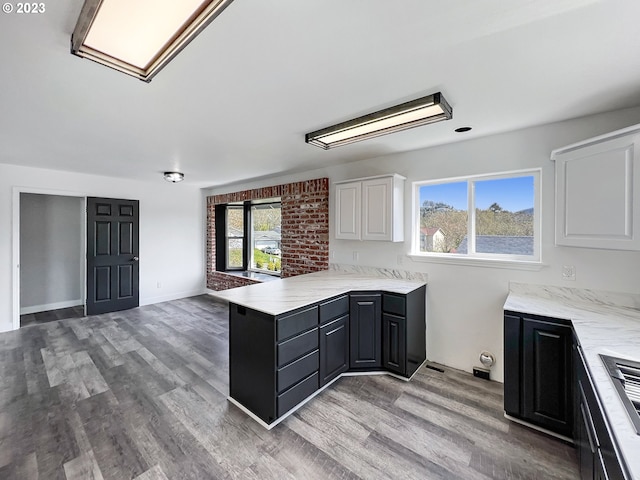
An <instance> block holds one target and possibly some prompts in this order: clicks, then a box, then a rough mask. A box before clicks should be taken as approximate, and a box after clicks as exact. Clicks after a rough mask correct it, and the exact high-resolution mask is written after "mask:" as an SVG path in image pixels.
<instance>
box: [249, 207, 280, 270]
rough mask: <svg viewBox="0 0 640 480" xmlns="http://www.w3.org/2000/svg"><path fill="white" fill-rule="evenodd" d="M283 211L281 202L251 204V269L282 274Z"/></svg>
mask: <svg viewBox="0 0 640 480" xmlns="http://www.w3.org/2000/svg"><path fill="white" fill-rule="evenodd" d="M281 212H282V209H281V206H280V203H267V204H259V205H252V206H251V242H250V243H251V264H250V269H251V270H255V271H258V272H264V273H272V274H273V273H275V274H280V269H281V263H282V262H281V256H282V251H281V250H280V240H281V236H280V228H281V218H282V214H281Z"/></svg>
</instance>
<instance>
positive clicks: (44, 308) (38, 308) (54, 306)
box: [20, 300, 84, 315]
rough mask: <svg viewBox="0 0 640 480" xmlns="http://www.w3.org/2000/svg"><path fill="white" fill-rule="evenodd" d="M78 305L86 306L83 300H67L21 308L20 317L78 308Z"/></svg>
mask: <svg viewBox="0 0 640 480" xmlns="http://www.w3.org/2000/svg"><path fill="white" fill-rule="evenodd" d="M78 305H84V302H83V301H82V300H66V301H64V302H54V303H46V304H44V305H34V306H32V307H21V308H20V315H27V314H29V313H38V312H48V311H49V310H59V309H60V308H69V307H77V306H78Z"/></svg>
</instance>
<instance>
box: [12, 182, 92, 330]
mask: <svg viewBox="0 0 640 480" xmlns="http://www.w3.org/2000/svg"><path fill="white" fill-rule="evenodd" d="M21 193H38V194H41V195H57V196H60V197H80V198H83V199H84V205H85V209H84V211H83V214H82V218H83V222H82V223H81V235H82V245H84V249H83V252H82V255H83V258H84V259H85V260H84V261H83V262H82V265H83V266H84V268H83V270H84V271H83V272H81V275H82V278H81V283H80V285H83V289H82V301H83V302H84V301H85V299H86V298H87V272H86V270H87V265H86V257H87V235H86V225H87V222H86V218H87V214H86V205H87V197H88V196H89V195H88V194H87V193H84V192H73V191H68V190H54V189H49V188H35V187H13V202H12V207H13V208H12V210H13V215H12V228H11V232H12V250H13V254H12V267H13V282H12V289H11V291H12V293H13V300H12V312H13V314H12V317H13V329H14V330H17V329H19V328H20V194H21Z"/></svg>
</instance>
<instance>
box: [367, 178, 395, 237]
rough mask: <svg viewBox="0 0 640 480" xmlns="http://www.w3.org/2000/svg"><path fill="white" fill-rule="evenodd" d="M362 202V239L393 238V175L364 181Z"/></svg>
mask: <svg viewBox="0 0 640 480" xmlns="http://www.w3.org/2000/svg"><path fill="white" fill-rule="evenodd" d="M362 203H363V204H364V209H363V210H364V211H363V213H364V215H363V218H362V239H363V240H387V241H390V240H392V239H393V237H392V230H391V218H392V216H393V215H392V214H393V212H392V208H393V177H386V178H376V179H374V180H366V181H364V182H362Z"/></svg>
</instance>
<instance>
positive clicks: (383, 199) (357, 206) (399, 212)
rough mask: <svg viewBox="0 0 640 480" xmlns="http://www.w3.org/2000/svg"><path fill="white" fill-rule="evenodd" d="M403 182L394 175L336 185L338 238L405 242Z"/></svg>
mask: <svg viewBox="0 0 640 480" xmlns="http://www.w3.org/2000/svg"><path fill="white" fill-rule="evenodd" d="M404 181H405V178H404V177H402V176H400V175H397V174H393V175H384V176H379V177H368V178H359V179H356V180H349V181H346V182H336V183H335V188H336V204H335V237H336V238H337V239H343V240H382V241H388V242H402V241H404V226H403V218H404Z"/></svg>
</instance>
